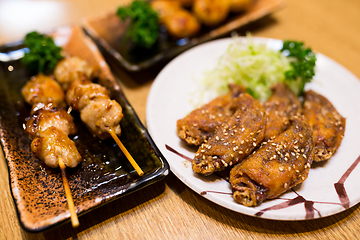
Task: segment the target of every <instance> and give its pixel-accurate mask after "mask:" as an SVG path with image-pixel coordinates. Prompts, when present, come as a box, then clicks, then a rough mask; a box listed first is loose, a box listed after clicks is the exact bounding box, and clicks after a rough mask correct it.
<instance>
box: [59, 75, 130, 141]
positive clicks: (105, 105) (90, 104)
mask: <svg viewBox="0 0 360 240" xmlns="http://www.w3.org/2000/svg"><path fill="white" fill-rule="evenodd" d="M66 101H67V103H68V104H69V105H70V106H71V107H73V109H74V110H78V111H79V112H80V118H81V120H82V121H83V122H84V123H85V125H86V126H87V127H88V129H89V130H90V131H91V132H92V133H93V134H94V135H95V136H97V137H98V138H100V139H101V140H104V139H106V138H109V137H111V136H110V134H109V132H108V131H109V129H112V130H113V131H114V132H115V134H116V135H119V134H120V133H121V128H120V121H121V119H122V117H123V113H122V108H121V106H120V104H119V103H118V102H116V101H115V100H111V99H110V97H109V95H108V91H107V90H106V88H104V87H103V86H101V85H99V84H97V83H92V82H91V81H89V80H87V79H86V78H83V79H79V80H77V81H74V82H73V83H72V84H71V86H70V88H69V90H68V91H67V93H66Z"/></svg>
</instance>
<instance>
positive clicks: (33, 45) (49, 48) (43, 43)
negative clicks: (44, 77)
mask: <svg viewBox="0 0 360 240" xmlns="http://www.w3.org/2000/svg"><path fill="white" fill-rule="evenodd" d="M24 44H25V46H26V47H27V48H28V49H29V51H28V52H26V53H25V56H24V57H23V58H22V62H23V63H24V64H25V65H26V67H27V68H28V69H29V70H30V71H31V73H32V74H37V73H45V74H48V73H51V72H52V71H53V70H54V68H55V66H56V64H57V62H58V61H59V60H60V59H61V58H63V56H62V54H61V52H62V48H61V47H59V46H56V45H55V43H54V40H53V39H52V38H51V37H49V36H45V35H43V34H40V33H38V32H35V31H34V32H30V33H28V34H26V36H25V40H24Z"/></svg>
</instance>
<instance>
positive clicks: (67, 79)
mask: <svg viewBox="0 0 360 240" xmlns="http://www.w3.org/2000/svg"><path fill="white" fill-rule="evenodd" d="M79 72H81V73H82V74H85V76H86V77H87V78H89V79H90V78H91V76H92V75H93V74H94V68H92V67H90V66H89V64H88V63H87V62H86V61H84V60H82V59H81V58H79V57H76V56H73V57H71V58H63V59H62V60H60V61H59V62H58V63H57V64H56V67H55V70H54V76H55V79H56V81H58V82H59V83H60V85H61V87H62V88H63V89H64V91H67V90H68V88H69V87H70V85H71V83H72V82H73V81H75V80H76V79H78V73H79Z"/></svg>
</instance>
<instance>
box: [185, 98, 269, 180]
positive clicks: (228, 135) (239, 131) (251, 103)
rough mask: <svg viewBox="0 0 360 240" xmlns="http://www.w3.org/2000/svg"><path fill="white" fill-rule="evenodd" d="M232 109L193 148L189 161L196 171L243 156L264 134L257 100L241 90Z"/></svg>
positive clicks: (215, 168) (219, 167) (206, 172)
mask: <svg viewBox="0 0 360 240" xmlns="http://www.w3.org/2000/svg"><path fill="white" fill-rule="evenodd" d="M232 108H234V109H236V111H235V113H234V114H233V115H232V116H231V117H230V118H229V120H228V121H226V122H225V123H224V124H222V125H221V126H219V127H218V128H217V129H216V130H215V134H214V136H212V137H211V138H210V139H209V140H208V141H207V143H203V144H202V145H201V146H200V148H199V149H198V150H197V152H196V154H195V157H194V159H193V161H192V167H193V170H194V171H195V172H196V173H200V174H203V175H210V174H212V173H213V172H215V171H221V170H224V169H225V168H226V167H227V166H232V165H235V164H237V163H239V162H241V161H242V160H243V159H244V158H246V157H247V156H248V155H249V154H251V152H252V151H253V149H254V148H255V147H257V146H258V145H259V144H260V142H261V141H262V140H263V138H264V133H265V126H266V114H265V110H264V108H263V107H262V106H261V104H260V102H259V101H258V100H256V99H254V98H253V97H251V96H250V95H249V94H247V93H242V94H240V95H239V97H237V98H236V99H235V100H234V101H233V103H232Z"/></svg>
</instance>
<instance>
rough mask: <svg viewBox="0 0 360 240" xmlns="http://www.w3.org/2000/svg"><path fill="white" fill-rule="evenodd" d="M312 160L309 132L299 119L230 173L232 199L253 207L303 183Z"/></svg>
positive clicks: (311, 140) (311, 136) (293, 120)
mask: <svg viewBox="0 0 360 240" xmlns="http://www.w3.org/2000/svg"><path fill="white" fill-rule="evenodd" d="M313 158H314V141H313V135H312V130H311V128H310V126H309V125H308V124H307V122H306V120H305V119H304V118H302V117H296V118H294V119H292V120H291V125H290V127H289V128H288V129H287V130H286V131H285V132H283V133H281V134H280V135H278V136H276V137H275V138H274V139H271V140H269V141H268V142H263V143H262V144H261V146H260V147H259V148H258V149H257V150H256V151H254V152H253V154H251V155H250V156H248V157H247V158H246V159H245V160H244V161H243V162H241V163H239V164H238V165H236V166H234V168H232V169H231V171H230V183H231V186H232V189H233V198H234V199H235V200H236V201H237V202H239V203H241V204H243V205H245V206H257V205H259V204H260V203H261V202H263V201H264V200H265V199H272V198H275V197H277V196H279V195H280V194H282V193H284V192H285V191H287V190H288V189H290V188H292V187H294V186H296V185H297V184H299V183H301V182H303V181H304V180H305V179H306V178H307V176H308V174H309V169H310V167H311V164H312V161H313Z"/></svg>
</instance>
